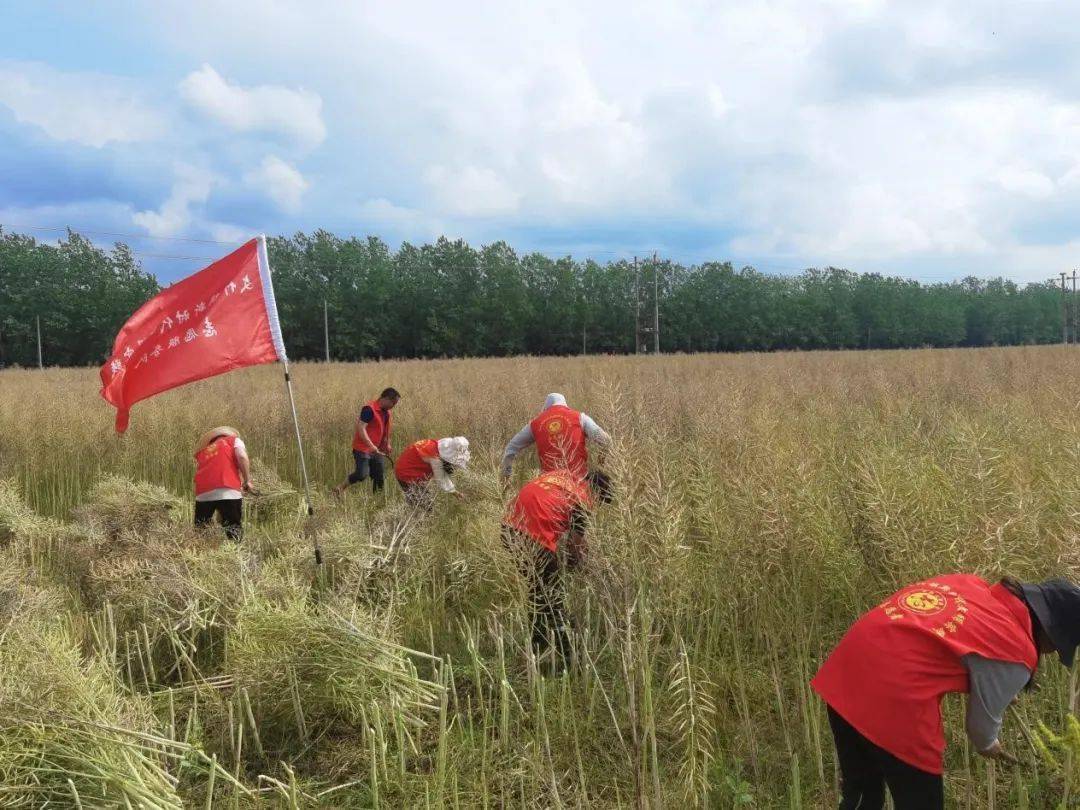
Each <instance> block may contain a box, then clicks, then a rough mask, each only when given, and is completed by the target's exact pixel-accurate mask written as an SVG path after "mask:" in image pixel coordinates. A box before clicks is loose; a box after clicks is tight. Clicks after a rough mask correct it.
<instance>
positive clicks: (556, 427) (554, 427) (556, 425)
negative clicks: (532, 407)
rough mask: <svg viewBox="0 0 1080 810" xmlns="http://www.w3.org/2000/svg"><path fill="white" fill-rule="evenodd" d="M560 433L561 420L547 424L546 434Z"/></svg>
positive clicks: (554, 420) (553, 420)
mask: <svg viewBox="0 0 1080 810" xmlns="http://www.w3.org/2000/svg"><path fill="white" fill-rule="evenodd" d="M560 431H562V419H552V420H551V421H550V422H548V424H547V432H548V433H559V432H560Z"/></svg>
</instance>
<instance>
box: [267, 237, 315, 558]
mask: <svg viewBox="0 0 1080 810" xmlns="http://www.w3.org/2000/svg"><path fill="white" fill-rule="evenodd" d="M259 265H260V269H262V268H263V267H265V269H266V276H265V277H264V278H263V292H264V294H265V293H267V292H269V301H268V303H269V304H271V305H272V306H270V307H268V308H267V311H268V313H270V314H271V316H272V318H273V321H274V322H273V323H271V332H272V333H273V335H274V338H275V343H276V344H277V345H276V349H277V352H278V357H279V359H280V360H281V364H282V365H283V366H284V367H285V390H286V391H287V392H288V394H289V409H290V410H291V411H292V419H293V429H294V430H295V431H296V449H297V450H298V451H299V452H300V475H301V477H302V478H303V481H304V503H305V504H307V514H308V517H311V516H313V515H314V514H315V507H313V506H312V505H311V484H310V482H309V481H308V472H307V462H306V461H305V460H304V442H303V440H302V439H301V438H300V419H299V417H297V415H296V398H295V397H294V396H293V387H292V375H291V374H290V373H289V358H288V356H287V355H286V354H285V343H284V341H283V340H282V338H281V324H280V323H277V322H276V320H277V302H276V300H275V299H274V286H273V282H272V281H271V278H270V259H269V257H268V254H267V251H266V236H264V235H262V234H260V235H259ZM312 543H313V544H314V547H315V565H317V566H318V565H322V549H321V548H320V547H319V539H318V538H317V537H314V536H313V537H312Z"/></svg>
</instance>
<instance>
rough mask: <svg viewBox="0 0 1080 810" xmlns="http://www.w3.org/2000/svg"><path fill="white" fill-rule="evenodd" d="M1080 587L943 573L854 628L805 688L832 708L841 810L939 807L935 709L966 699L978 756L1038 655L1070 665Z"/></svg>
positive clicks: (988, 747) (994, 752) (1078, 629)
mask: <svg viewBox="0 0 1080 810" xmlns="http://www.w3.org/2000/svg"><path fill="white" fill-rule="evenodd" d="M1077 643H1080V588H1077V586H1076V585H1074V584H1073V583H1072V582H1069V581H1068V580H1065V579H1051V580H1047V581H1046V582H1043V583H1040V584H1022V583H1020V582H1017V581H1016V580H1015V579H1012V578H1009V577H1006V578H1005V579H1002V580H1001V581H1000V582H999V583H997V584H996V585H990V584H989V583H987V582H984V581H983V580H982V579H980V578H979V577H977V576H972V575H970V574H946V575H942V576H937V577H933V578H932V579H927V580H923V581H922V582H917V583H915V584H913V585H908V586H907V587H905V588H901V589H900V590H899V591H897V592H896V593H894V594H893V595H892V596H890V597H889V598H887V599H886V600H885V601H884V602H882V603H881V604H879V605H878V606H877V607H875V608H874V609H873V610H871V611H870V612H868V613H866V614H865V615H863V616H862V618H860V619H859V620H858V621H856V622H855V624H853V625H852V626H851V628H850V629H849V630H848V631H847V633H846V634H845V635H844V637H843V638H842V639H841V640H840V643H839V644H838V645H837V646H836V649H835V650H833V652H832V654H831V655H829V657H828V658H827V659H826V661H825V663H824V664H822V666H821V669H820V670H818V673H817V675H816V676H815V677H814V679H813V681H811V686H812V687H813V689H814V691H816V692H817V693H818V695H820V696H821V698H822V700H824V701H825V703H826V705H827V707H828V716H829V724H830V726H831V727H832V733H833V740H834V742H835V743H836V756H837V761H838V763H839V766H840V781H841V798H840V807H841V808H842V810H855V808H859V810H878V809H879V808H881V807H883V806H884V802H885V790H886V788H888V791H889V793H891V794H892V799H893V805H894V807H895V808H896V810H933V808H942V807H944V802H945V799H944V787H943V781H942V771H943V754H944V750H945V736H944V733H943V730H942V722H941V698H942V696H943V695H944V694H946V693H947V692H964V693H967V695H968V698H967V722H966V730H967V734H968V737H969V738H970V739H971V742H972V744H973V746H974V747H975V750H977V751H978V752H979V753H980V754H982V755H983V756H985V757H990V758H993V759H1008V760H1011V759H1012V757H1011V756H1010V755H1009V754H1008V753H1007V752H1006V751H1005V749H1004V748H1002V745H1001V741H1000V740H999V738H998V735H999V732H1000V730H1001V724H1002V719H1003V717H1004V714H1005V709H1006V708H1007V707H1008V705H1009V704H1010V703H1011V702H1012V701H1013V699H1014V698H1016V696H1017V695H1018V694H1019V693H1020V692H1021V690H1023V689H1024V687H1025V686H1027V685H1028V684H1030V683H1031V680H1032V677H1033V675H1034V673H1035V669H1036V667H1037V666H1038V662H1039V656H1040V655H1044V654H1046V653H1049V652H1053V651H1057V653H1058V656H1059V657H1060V659H1061V662H1062V663H1063V664H1064V665H1065V666H1067V667H1070V666H1072V661H1073V654H1074V653H1075V651H1076V646H1077Z"/></svg>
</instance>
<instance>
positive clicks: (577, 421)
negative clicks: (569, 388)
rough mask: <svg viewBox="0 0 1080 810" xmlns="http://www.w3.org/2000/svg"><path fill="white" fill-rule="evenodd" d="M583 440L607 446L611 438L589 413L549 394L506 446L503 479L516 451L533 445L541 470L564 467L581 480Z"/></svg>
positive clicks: (584, 458)
mask: <svg viewBox="0 0 1080 810" xmlns="http://www.w3.org/2000/svg"><path fill="white" fill-rule="evenodd" d="M586 441H590V442H594V443H596V444H598V445H599V446H601V447H607V446H608V445H610V444H611V437H610V436H608V434H607V433H605V432H604V430H603V429H602V428H601V427H600V426H599V425H598V424H596V422H595V421H594V420H593V419H592V418H591V417H590V416H589V415H588V414H584V413H581V412H580V411H575V410H574V409H573V408H570V407H569V406H567V404H566V397H564V396H563V395H562V394H557V393H552V394H548V396H547V399H546V400H545V401H544V408H543V410H542V411H541V412H540V414H539V416H537V417H536V418H535V419H533V420H532V421H531V422H529V424H527V425H525V427H523V428H522V429H521V430H519V431H518V433H517V435H516V436H514V438H512V439H511V440H510V442H509V444H507V445H506V449H505V450H504V451H503V457H502V465H501V467H502V477H503V480H504V481H505V480H506V479H509V478H510V475H511V474H512V473H513V471H514V459H515V458H517V456H518V454H519V453H520V452H521V451H522V450H524V449H525V448H526V447H529V446H530V445H533V444H535V445H536V452H537V455H538V456H539V458H540V470H541V471H542V472H551V471H552V470H558V469H567V470H570V471H571V472H573V473H574V474H575V475H577V476H578V477H579V478H581V479H584V478H585V476H586V475H588V473H589V453H588V450H587V449H586V447H585V443H586Z"/></svg>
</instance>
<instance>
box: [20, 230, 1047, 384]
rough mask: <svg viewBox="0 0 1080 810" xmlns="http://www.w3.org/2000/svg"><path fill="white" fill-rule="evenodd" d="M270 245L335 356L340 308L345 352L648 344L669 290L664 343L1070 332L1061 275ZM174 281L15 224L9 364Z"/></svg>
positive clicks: (90, 353)
mask: <svg viewBox="0 0 1080 810" xmlns="http://www.w3.org/2000/svg"><path fill="white" fill-rule="evenodd" d="M269 249H270V263H271V267H272V268H273V271H274V286H275V290H276V293H277V300H278V308H279V311H280V314H281V320H282V324H283V329H284V333H285V342H286V345H287V348H288V351H289V354H290V357H293V358H295V359H319V358H322V357H323V356H324V337H323V325H324V307H325V313H326V316H327V317H328V320H329V324H330V350H331V356H332V357H333V358H334V359H336V360H358V359H362V358H391V357H441V356H479V355H511V354H576V353H579V352H582V351H583V350H585V351H588V352H590V353H597V352H615V353H625V352H633V351H634V350H635V346H636V340H637V338H636V335H637V331H636V329H637V325H638V320H639V312H640V311H641V310H642V309H644V312H645V313H646V314H648V313H649V312H651V311H652V309H653V307H654V299H653V297H652V296H653V289H654V288H655V291H656V306H657V307H658V310H659V317H660V323H661V340H660V347H661V350H662V351H687V352H696V351H744V350H754V351H769V350H776V349H825V348H843V349H851V348H901V347H915V346H987V345H1012V344H1023V343H1051V342H1055V341H1058V340H1060V339H1061V331H1062V317H1063V316H1062V309H1061V301H1060V297H1059V296H1060V292H1059V291H1058V290H1057V288H1056V287H1055V286H1054V285H1053V284H1050V283H1046V284H1031V285H1027V286H1024V287H1021V286H1018V285H1016V284H1014V283H1013V282H1011V281H1007V280H1004V279H993V280H989V281H985V280H979V279H975V278H967V279H964V280H962V281H957V282H953V283H948V284H931V285H924V284H920V283H918V282H916V281H910V280H905V279H899V278H893V277H887V276H882V275H878V274H876V273H862V274H858V273H852V272H849V271H847V270H839V269H836V268H827V269H823V270H816V269H811V270H806V271H804V272H803V273H801V274H799V275H791V276H776V275H765V274H762V273H759V272H757V271H756V270H754V269H753V268H751V267H744V268H741V269H736V268H734V267H733V266H732V265H731V264H730V263H727V262H706V263H704V264H701V265H694V266H684V265H680V264H676V263H673V262H668V261H661V262H659V263H658V264H656V265H655V266H653V265H650V264H645V265H643V266H642V265H639V266H637V267H635V266H634V265H633V264H632V263H630V262H627V261H617V262H607V263H604V264H601V263H598V262H595V261H592V260H585V261H575V260H573V259H571V258H561V259H553V258H550V257H548V256H544V255H541V254H538V253H531V254H527V255H524V256H520V255H518V254H517V253H515V252H514V250H513V249H512V248H510V247H509V246H508V245H506V244H505V243H502V242H498V243H495V244H492V245H487V246H484V247H482V248H480V249H479V250H477V249H475V248H473V247H470V246H469V245H468V244H466V243H465V242H462V241H450V240H447V239H440V240H438V241H437V242H435V243H434V244H428V245H422V246H415V245H411V244H408V243H406V244H403V245H402V246H401V247H400V248H399V249H398V250H397V251H392V250H391V249H390V248H389V247H388V246H387V245H386V244H385V243H384V242H382V241H381V240H379V239H376V238H374V237H369V238H368V239H339V238H337V237H335V236H334V235H332V234H329V233H326V232H325V231H317V232H315V233H313V234H311V235H307V234H297V235H296V236H294V237H292V238H285V237H279V238H274V239H271V240H270V243H269ZM654 270H655V273H656V278H655V280H654V278H653V272H654ZM157 290H158V284H157V281H156V279H155V278H154V277H153V276H152V275H149V274H148V273H146V272H144V271H143V270H142V268H141V267H140V265H139V262H138V260H137V259H136V257H135V256H134V255H133V253H132V252H131V250H130V249H129V248H128V247H127V246H125V245H123V244H117V245H116V246H115V247H114V248H113V249H112V251H104V250H102V249H100V248H98V247H95V246H94V245H93V244H91V243H90V242H89V241H88V240H86V239H84V238H82V237H80V236H79V235H78V234H75V233H69V234H68V236H67V238H66V239H65V240H61V241H59V242H58V243H56V244H48V243H43V242H39V241H37V240H35V239H33V238H32V237H28V236H22V235H18V234H10V233H3V232H2V231H0V365H12V364H19V365H32V364H34V363H36V361H37V348H36V334H35V318H36V317H40V319H41V331H42V333H43V342H44V346H45V357H46V362H47V363H49V364H54V365H85V364H96V363H99V362H101V360H102V359H103V358H104V357H105V355H106V354H107V352H108V351H109V349H110V347H111V345H112V339H113V337H114V336H115V334H116V331H117V330H118V329H119V327H120V325H121V324H122V323H123V322H124V320H125V319H126V318H127V316H128V315H130V314H131V313H132V312H133V311H134V310H135V309H136V308H137V307H138V306H139V305H140V304H141V303H142V302H143V301H145V300H146V299H147V298H149V297H150V296H151V295H153V294H154V293H155V292H156V291H157ZM643 320H644V319H643ZM649 345H650V346H651V337H650V338H649Z"/></svg>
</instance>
